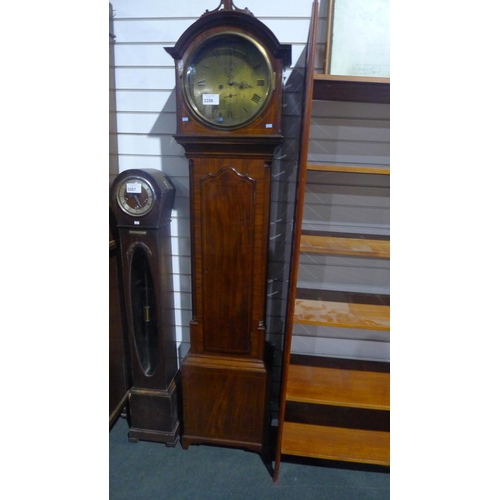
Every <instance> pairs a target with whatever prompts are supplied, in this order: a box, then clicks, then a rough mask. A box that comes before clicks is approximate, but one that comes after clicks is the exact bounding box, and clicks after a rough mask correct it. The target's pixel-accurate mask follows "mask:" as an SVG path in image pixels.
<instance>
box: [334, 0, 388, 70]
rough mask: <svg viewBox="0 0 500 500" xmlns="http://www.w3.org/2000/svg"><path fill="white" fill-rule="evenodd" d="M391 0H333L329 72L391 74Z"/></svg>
mask: <svg viewBox="0 0 500 500" xmlns="http://www.w3.org/2000/svg"><path fill="white" fill-rule="evenodd" d="M389 21H390V12H389V0H330V13H329V30H328V44H329V45H328V48H329V50H328V51H327V54H326V57H327V59H326V64H325V66H326V68H327V73H328V74H330V75H342V76H354V77H376V78H389V77H390V47H389V34H390V30H389Z"/></svg>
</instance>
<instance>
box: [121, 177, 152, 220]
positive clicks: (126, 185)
mask: <svg viewBox="0 0 500 500" xmlns="http://www.w3.org/2000/svg"><path fill="white" fill-rule="evenodd" d="M117 200H118V205H119V206H120V208H121V209H122V210H123V211H124V212H125V213H127V214H130V215H134V216H137V217H140V216H141V215H146V214H147V213H149V212H150V211H151V209H152V208H153V204H154V201H155V196H154V191H153V188H152V187H151V184H150V183H149V182H148V181H146V180H145V179H143V178H141V177H135V176H134V177H127V178H125V179H124V180H123V181H122V182H121V183H120V185H119V186H118V190H117Z"/></svg>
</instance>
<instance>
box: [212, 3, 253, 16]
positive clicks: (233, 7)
mask: <svg viewBox="0 0 500 500" xmlns="http://www.w3.org/2000/svg"><path fill="white" fill-rule="evenodd" d="M221 7H222V8H221ZM219 10H233V11H237V12H244V13H245V14H250V15H251V16H253V14H252V13H251V12H250V11H249V10H248V8H247V7H245V8H244V9H238V7H236V5H234V4H233V0H221V1H220V3H219V5H218V7H216V8H215V9H214V10H210V11H209V10H208V9H207V10H206V11H205V14H212V12H217V11H219ZM205 14H203V15H205Z"/></svg>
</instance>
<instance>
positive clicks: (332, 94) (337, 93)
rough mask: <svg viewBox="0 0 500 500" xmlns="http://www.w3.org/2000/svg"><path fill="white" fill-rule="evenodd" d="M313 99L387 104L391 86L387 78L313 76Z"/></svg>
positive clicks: (389, 98)
mask: <svg viewBox="0 0 500 500" xmlns="http://www.w3.org/2000/svg"><path fill="white" fill-rule="evenodd" d="M313 99H315V100H318V101H351V102H373V103H379V104H389V103H390V100H391V85H390V80H389V79H388V78H379V79H375V78H363V77H342V76H334V75H322V74H316V75H314V94H313Z"/></svg>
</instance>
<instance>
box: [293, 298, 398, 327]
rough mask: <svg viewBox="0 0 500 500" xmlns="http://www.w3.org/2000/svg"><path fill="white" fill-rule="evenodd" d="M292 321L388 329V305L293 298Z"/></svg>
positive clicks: (306, 323) (307, 323) (305, 323)
mask: <svg viewBox="0 0 500 500" xmlns="http://www.w3.org/2000/svg"><path fill="white" fill-rule="evenodd" d="M293 321H294V323H300V324H303V325H317V326H332V327H343V328H361V329H367V330H386V331H388V330H390V306H386V305H373V304H354V303H347V302H327V301H321V300H306V299H296V300H295V311H294V316H293Z"/></svg>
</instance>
